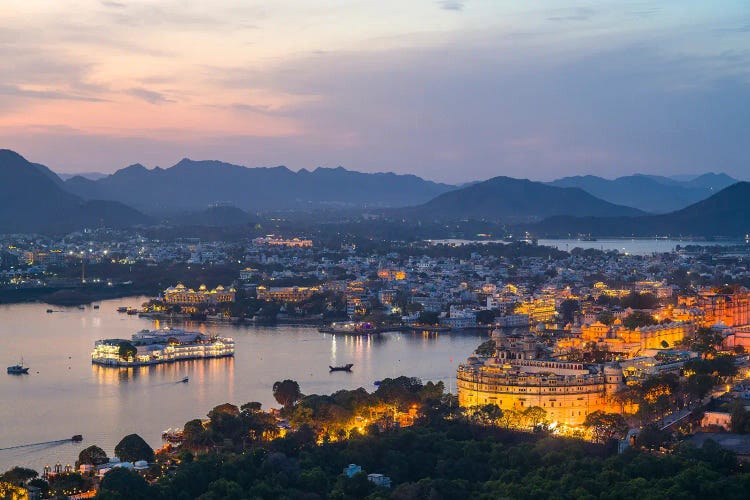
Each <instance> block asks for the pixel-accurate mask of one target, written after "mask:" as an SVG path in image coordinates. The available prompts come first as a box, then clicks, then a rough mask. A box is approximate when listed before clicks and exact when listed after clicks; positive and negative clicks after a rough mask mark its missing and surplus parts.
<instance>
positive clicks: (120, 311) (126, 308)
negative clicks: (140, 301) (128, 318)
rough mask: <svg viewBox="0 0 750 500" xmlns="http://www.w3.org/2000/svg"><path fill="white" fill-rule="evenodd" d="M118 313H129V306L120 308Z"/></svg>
mask: <svg viewBox="0 0 750 500" xmlns="http://www.w3.org/2000/svg"><path fill="white" fill-rule="evenodd" d="M117 312H118V313H125V312H128V307H127V306H120V307H118V308H117Z"/></svg>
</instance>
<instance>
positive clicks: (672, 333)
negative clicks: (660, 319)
mask: <svg viewBox="0 0 750 500" xmlns="http://www.w3.org/2000/svg"><path fill="white" fill-rule="evenodd" d="M694 333H695V325H693V324H692V323H687V322H672V323H663V324H659V325H651V326H642V327H638V328H635V329H634V330H628V329H627V328H625V327H624V326H622V321H621V320H620V319H616V320H615V321H614V323H613V324H612V326H608V325H605V324H604V323H601V322H599V321H596V322H594V323H591V324H584V325H582V326H581V334H580V336H577V337H570V338H567V339H561V340H560V341H558V344H557V347H558V349H559V350H560V351H561V352H562V351H564V350H565V349H570V348H582V347H583V346H584V345H585V344H589V343H592V342H594V343H596V344H598V345H600V346H605V345H606V346H607V348H608V349H609V350H610V351H612V352H621V353H631V354H635V353H636V352H637V351H639V350H643V349H669V348H672V347H674V346H675V345H676V344H679V343H680V342H682V341H683V339H685V337H690V336H692V335H693V334H694Z"/></svg>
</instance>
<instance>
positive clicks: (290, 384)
mask: <svg viewBox="0 0 750 500" xmlns="http://www.w3.org/2000/svg"><path fill="white" fill-rule="evenodd" d="M273 397H274V399H276V401H277V402H278V403H279V404H280V405H282V406H285V407H287V406H292V405H293V404H294V403H296V402H297V401H298V400H299V398H300V397H302V392H300V389H299V384H298V383H297V382H296V381H295V380H289V379H287V380H284V381H281V382H276V383H274V384H273Z"/></svg>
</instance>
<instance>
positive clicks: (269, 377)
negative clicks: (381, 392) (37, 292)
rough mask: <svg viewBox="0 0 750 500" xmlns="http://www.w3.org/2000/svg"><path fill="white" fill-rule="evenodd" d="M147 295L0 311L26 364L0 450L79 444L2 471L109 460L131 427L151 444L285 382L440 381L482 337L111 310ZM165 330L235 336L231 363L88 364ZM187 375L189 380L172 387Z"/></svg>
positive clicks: (8, 383) (15, 382)
mask: <svg viewBox="0 0 750 500" xmlns="http://www.w3.org/2000/svg"><path fill="white" fill-rule="evenodd" d="M145 300H146V299H145V298H131V299H127V300H113V301H103V302H102V303H101V309H98V310H94V309H92V308H88V309H86V310H81V311H79V310H77V309H65V310H64V312H55V313H53V314H47V313H46V312H45V310H46V309H47V306H46V305H45V304H19V305H13V306H0V325H2V328H1V329H0V358H2V360H3V361H5V362H6V366H7V365H10V364H12V363H13V362H15V361H17V358H19V357H20V356H21V355H23V356H24V359H25V362H26V363H27V364H28V366H30V367H31V374H30V375H28V376H26V377H20V378H19V377H0V396H1V397H2V399H3V401H4V402H8V401H12V402H13V404H7V403H6V404H0V422H2V425H1V426H0V448H3V447H5V446H8V445H11V444H19V443H34V442H40V441H50V440H53V439H60V438H64V437H68V436H71V435H73V434H83V436H84V442H83V443H81V444H80V445H73V444H66V445H61V446H59V447H55V448H53V449H44V450H29V449H24V450H17V451H15V452H7V451H0V470H5V469H7V468H9V467H10V466H12V465H15V464H18V465H26V466H32V467H34V468H36V469H38V470H41V468H42V467H43V466H44V464H45V463H52V464H54V463H55V462H58V461H59V462H61V463H69V462H71V463H72V462H73V461H74V460H75V458H76V456H77V454H78V452H79V451H80V449H82V448H83V447H85V446H89V445H91V444H97V445H99V446H101V447H103V448H104V449H105V450H106V451H108V452H110V453H112V452H113V449H114V446H115V444H116V443H117V442H118V441H119V439H120V438H122V436H124V435H126V434H130V433H133V432H136V433H138V434H140V435H141V436H143V437H144V439H146V440H147V441H148V442H149V443H150V444H151V445H152V446H158V445H159V444H160V442H161V439H160V438H161V432H162V431H163V430H164V429H166V428H168V427H176V426H180V425H182V424H183V423H184V422H186V421H187V420H190V419H192V418H202V417H205V415H206V413H207V412H208V411H209V410H210V409H211V408H212V407H213V406H216V405H218V404H221V403H225V402H232V403H235V404H242V403H245V402H248V401H259V402H261V403H262V404H263V405H264V407H268V406H270V405H273V406H276V402H275V400H274V399H273V394H272V392H271V387H272V386H273V383H274V382H275V381H277V380H283V379H286V378H290V379H294V380H297V381H298V382H299V383H300V386H301V389H302V392H303V393H306V394H312V393H324V394H328V393H331V392H335V391H337V390H340V389H356V388H357V387H364V388H365V389H367V390H369V391H371V390H374V389H375V387H374V385H373V384H374V382H375V381H376V380H382V379H383V378H386V377H395V376H398V375H402V374H404V375H410V376H416V377H421V378H423V379H424V380H446V381H447V385H448V384H449V383H450V379H451V377H453V375H454V374H455V368H456V362H457V361H458V360H461V359H463V358H465V357H467V356H468V355H469V354H470V353H471V351H472V350H473V349H474V348H475V347H476V346H477V345H478V344H479V343H480V342H481V341H482V340H484V338H485V337H486V333H483V332H474V333H462V334H458V335H456V334H449V333H445V332H418V333H414V332H391V333H383V334H379V335H370V336H346V335H344V336H342V335H331V334H322V333H320V332H318V331H317V330H315V329H312V328H300V327H237V326H233V325H223V324H209V325H206V324H201V323H196V322H188V323H182V324H176V323H171V322H165V321H161V322H156V321H151V320H147V319H144V318H138V317H136V316H127V315H124V314H118V313H117V312H115V310H116V308H117V307H118V306H138V305H140V304H141V303H142V302H144V301H145ZM164 326H174V327H179V328H183V329H186V330H198V331H201V332H202V333H212V334H219V335H223V336H230V337H233V338H234V339H235V357H234V358H219V359H210V360H192V361H178V362H174V363H169V364H163V365H155V366H146V367H119V368H118V367H104V366H99V365H92V364H91V356H90V355H91V350H92V348H93V344H94V341H96V340H98V339H101V338H130V336H131V335H132V334H133V333H135V332H137V331H139V330H142V329H144V328H160V327H164ZM453 360H456V362H453ZM346 363H353V364H354V367H353V370H352V372H351V373H346V372H335V373H331V372H330V371H329V369H328V367H329V365H330V366H336V365H343V364H346ZM37 372H38V373H37ZM185 376H188V377H189V382H188V383H187V384H182V383H178V381H179V380H181V379H182V378H183V377H185Z"/></svg>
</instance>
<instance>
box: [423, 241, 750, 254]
mask: <svg viewBox="0 0 750 500" xmlns="http://www.w3.org/2000/svg"><path fill="white" fill-rule="evenodd" d="M428 241H430V242H431V243H433V244H448V245H466V244H486V243H503V244H507V243H508V242H507V241H505V240H463V239H444V240H428ZM537 244H538V245H541V246H548V247H554V248H557V249H558V250H564V251H566V252H569V251H571V250H573V249H574V248H582V249H584V250H585V249H589V248H593V249H595V250H604V251H609V250H617V251H618V252H620V253H625V254H631V255H651V254H652V253H654V252H656V253H663V252H673V251H675V249H676V248H677V246H678V245H679V246H680V247H686V246H690V245H695V246H735V245H747V242H746V241H744V240H735V241H729V240H721V241H705V240H682V239H675V238H670V239H665V238H601V239H597V240H595V241H585V240H578V239H540V240H538V241H537Z"/></svg>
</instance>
